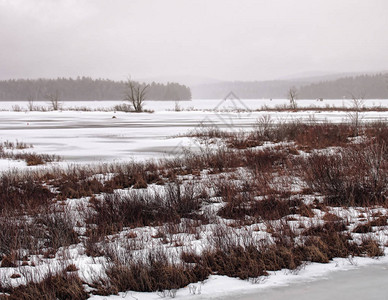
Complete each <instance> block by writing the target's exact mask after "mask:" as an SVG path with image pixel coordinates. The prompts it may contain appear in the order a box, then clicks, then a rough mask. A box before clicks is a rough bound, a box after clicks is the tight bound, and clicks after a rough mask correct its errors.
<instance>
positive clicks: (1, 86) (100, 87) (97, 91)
mask: <svg viewBox="0 0 388 300" xmlns="http://www.w3.org/2000/svg"><path fill="white" fill-rule="evenodd" d="M138 84H140V83H138ZM143 85H145V84H144V83H143ZM125 90H126V82H125V81H113V80H109V79H92V78H90V77H77V78H76V79H73V78H57V79H10V80H3V81H0V100H32V101H39V100H47V97H48V95H53V94H55V95H58V96H59V98H60V99H61V100H122V99H123V98H124V97H125ZM145 99H147V100H190V99H191V91H190V88H189V87H187V86H185V85H181V84H179V83H173V82H169V83H167V84H161V83H156V82H152V83H151V84H149V85H148V88H147V93H146V95H145Z"/></svg>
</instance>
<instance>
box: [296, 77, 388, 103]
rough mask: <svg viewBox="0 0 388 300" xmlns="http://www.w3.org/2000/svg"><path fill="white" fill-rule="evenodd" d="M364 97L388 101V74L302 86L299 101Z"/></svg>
mask: <svg viewBox="0 0 388 300" xmlns="http://www.w3.org/2000/svg"><path fill="white" fill-rule="evenodd" d="M353 96H354V97H358V98H360V97H362V98H367V99H388V73H386V74H375V75H360V76H352V77H345V78H340V79H337V80H332V81H321V82H317V83H311V84H309V85H304V86H301V87H300V88H299V89H298V98H299V99H314V98H324V99H340V98H352V97H353Z"/></svg>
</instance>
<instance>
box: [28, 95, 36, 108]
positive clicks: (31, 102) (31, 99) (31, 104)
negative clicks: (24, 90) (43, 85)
mask: <svg viewBox="0 0 388 300" xmlns="http://www.w3.org/2000/svg"><path fill="white" fill-rule="evenodd" d="M27 101H28V104H27V107H28V110H29V111H33V110H35V106H34V96H32V95H28V97H27Z"/></svg>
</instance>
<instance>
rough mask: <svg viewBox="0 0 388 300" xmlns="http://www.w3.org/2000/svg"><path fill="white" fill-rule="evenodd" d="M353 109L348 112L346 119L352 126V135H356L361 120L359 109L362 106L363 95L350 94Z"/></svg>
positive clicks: (360, 109)
mask: <svg viewBox="0 0 388 300" xmlns="http://www.w3.org/2000/svg"><path fill="white" fill-rule="evenodd" d="M351 101H352V106H353V110H352V111H350V112H349V113H348V119H349V121H350V123H351V124H352V126H353V131H354V135H356V136H357V135H358V131H359V127H360V125H361V121H362V114H361V111H362V109H363V107H364V103H365V101H364V97H363V96H362V97H356V96H355V95H353V94H352V100H351Z"/></svg>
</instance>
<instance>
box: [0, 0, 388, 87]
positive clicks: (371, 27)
mask: <svg viewBox="0 0 388 300" xmlns="http://www.w3.org/2000/svg"><path fill="white" fill-rule="evenodd" d="M0 45H1V47H0V79H8V78H27V77H30V78H38V77H58V76H60V77H70V76H71V77H75V76H77V75H81V76H82V75H85V76H92V77H102V78H111V79H125V78H126V77H127V76H128V75H129V74H130V75H131V76H132V77H133V78H147V77H155V76H169V75H194V76H205V77H210V78H216V79H224V80H264V79H273V78H279V77H283V76H286V75H289V74H295V73H302V72H309V71H328V72H347V71H369V70H371V71H374V70H387V69H388V1H387V0H0Z"/></svg>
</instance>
